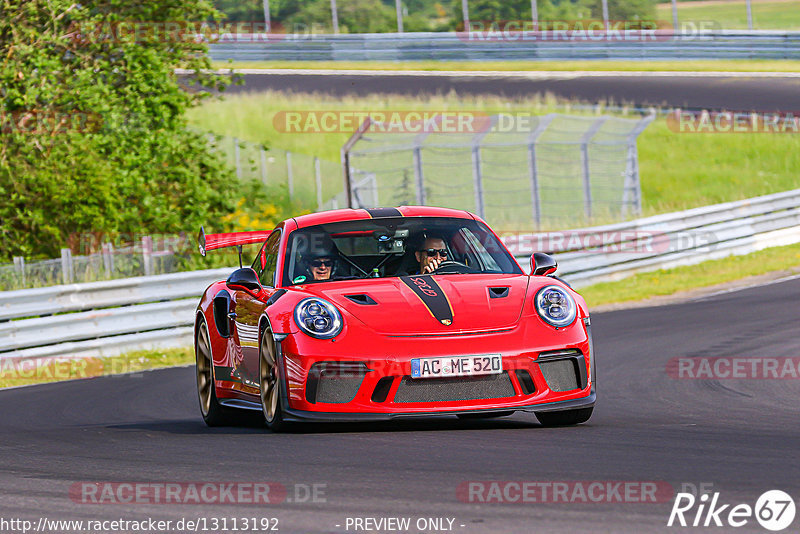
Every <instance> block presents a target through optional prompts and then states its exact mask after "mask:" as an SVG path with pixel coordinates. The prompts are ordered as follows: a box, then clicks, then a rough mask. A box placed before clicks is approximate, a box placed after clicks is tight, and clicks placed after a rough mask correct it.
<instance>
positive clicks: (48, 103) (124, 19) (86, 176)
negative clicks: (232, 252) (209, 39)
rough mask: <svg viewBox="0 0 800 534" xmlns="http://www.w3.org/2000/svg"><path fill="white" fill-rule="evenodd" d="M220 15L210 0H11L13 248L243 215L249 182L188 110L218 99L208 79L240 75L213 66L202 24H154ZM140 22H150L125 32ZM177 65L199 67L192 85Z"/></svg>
mask: <svg viewBox="0 0 800 534" xmlns="http://www.w3.org/2000/svg"><path fill="white" fill-rule="evenodd" d="M217 15H218V13H217V12H216V11H215V10H214V9H213V8H212V7H211V6H210V4H209V3H208V2H206V1H203V0H149V1H148V2H129V1H127V0H109V1H99V0H87V1H83V2H81V3H80V4H77V3H73V2H72V0H0V54H2V57H3V58H4V60H3V62H2V63H0V256H1V257H3V258H6V259H8V258H10V257H11V256H15V255H21V256H26V257H29V258H30V257H36V256H39V257H41V256H49V257H52V256H57V255H58V250H59V249H60V248H61V247H63V246H64V245H65V243H66V242H68V241H70V236H74V234H76V233H81V232H104V233H107V234H109V235H114V234H119V233H126V234H135V233H146V232H152V233H162V234H168V233H179V232H181V231H186V232H190V233H191V234H192V235H193V234H195V233H196V231H197V228H198V227H199V226H200V224H202V223H203V222H206V221H209V220H215V219H221V218H223V217H224V216H225V215H227V214H229V213H232V212H233V211H234V209H235V200H236V199H235V198H234V196H233V194H232V193H231V191H232V190H234V189H235V188H234V187H231V186H230V182H231V181H233V180H235V178H234V177H233V175H232V174H231V172H230V170H229V169H228V168H227V167H226V166H225V164H224V163H223V162H222V160H221V158H220V157H219V156H218V155H216V154H213V153H212V152H210V150H209V147H208V143H207V141H206V140H205V138H204V137H203V136H202V135H200V134H198V133H194V132H190V131H188V130H187V129H186V120H185V118H184V114H185V111H186V110H187V109H188V108H190V107H192V106H195V105H196V104H198V103H199V102H200V101H201V100H202V99H203V98H206V97H208V95H209V94H208V93H207V92H203V91H197V90H196V88H200V87H206V88H209V87H213V88H215V89H218V90H224V88H225V87H226V85H227V84H228V83H229V80H228V79H226V78H223V77H221V76H217V75H214V74H209V73H202V72H200V70H199V69H207V68H210V61H209V59H208V57H207V55H206V51H207V50H206V46H205V44H203V43H197V42H195V41H194V40H193V39H190V38H188V36H189V32H188V31H187V32H185V33H184V34H179V33H174V34H172V35H170V36H168V37H167V36H166V35H167V34H165V33H164V31H163V30H164V29H165V28H166V27H165V26H163V25H162V26H158V25H153V24H152V23H154V22H155V23H170V22H179V23H183V22H193V21H197V22H199V21H207V20H212V19H214V18H215V17H217ZM137 21H146V22H147V23H148V24H139V25H138V26H136V27H137V28H139V29H140V30H142V29H144V30H147V31H145V32H139V33H134V32H128V31H123V30H124V29H130V28H132V27H134V26H132V25H131V24H130V23H132V22H137ZM123 23H128V26H124V25H121V24H123ZM192 34H193V33H192ZM176 67H181V68H186V69H192V70H197V72H198V74H195V75H193V76H190V77H188V78H186V79H184V80H183V85H182V83H181V81H179V79H178V78H177V76H176V75H175V73H174V69H175V68H176ZM187 87H191V89H192V90H186V89H187Z"/></svg>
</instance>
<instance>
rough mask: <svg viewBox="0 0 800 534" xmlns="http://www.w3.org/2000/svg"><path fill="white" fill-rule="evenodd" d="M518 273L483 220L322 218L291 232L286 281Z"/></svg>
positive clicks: (292, 283) (290, 283) (285, 272)
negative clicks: (321, 221)
mask: <svg viewBox="0 0 800 534" xmlns="http://www.w3.org/2000/svg"><path fill="white" fill-rule="evenodd" d="M477 273H496V274H503V273H505V274H522V270H521V269H520V268H519V265H517V263H516V261H514V259H513V258H512V257H511V255H510V254H509V253H508V251H507V250H506V248H505V247H504V246H503V245H502V243H500V241H499V240H498V239H497V237H495V235H494V234H493V233H492V232H491V231H490V230H489V229H488V228H487V227H486V225H484V224H483V223H479V222H477V221H474V220H471V219H459V218H449V217H387V218H379V219H365V220H358V221H344V222H336V223H329V224H321V225H317V226H312V227H308V228H303V229H302V230H297V231H295V232H293V233H292V234H291V236H289V243H288V247H287V254H286V261H285V264H284V280H286V285H294V284H305V283H312V282H323V281H332V280H334V281H335V280H353V279H357V278H383V277H391V276H407V275H415V274H477Z"/></svg>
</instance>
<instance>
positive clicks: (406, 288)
mask: <svg viewBox="0 0 800 534" xmlns="http://www.w3.org/2000/svg"><path fill="white" fill-rule="evenodd" d="M528 281H529V277H528V276H525V275H515V274H508V275H505V274H499V275H498V274H448V275H434V276H431V275H428V276H407V277H401V278H378V279H368V280H358V281H352V282H350V281H343V282H336V283H324V284H309V285H308V286H306V291H307V292H308V293H312V294H315V295H317V296H319V297H322V298H324V299H326V300H328V301H330V302H332V303H333V304H335V305H336V306H337V307H338V308H339V309H343V310H346V311H347V312H348V313H349V314H350V315H353V316H355V317H356V318H357V319H358V320H360V321H361V322H363V323H364V324H366V325H367V326H369V327H370V328H372V329H374V330H375V331H376V332H378V333H381V334H388V335H420V334H433V335H442V334H447V333H463V332H480V331H487V330H498V329H503V328H510V327H513V326H514V325H516V324H517V322H518V321H519V318H520V315H521V313H522V307H523V305H524V304H525V293H526V290H527V286H528ZM373 302H374V304H373Z"/></svg>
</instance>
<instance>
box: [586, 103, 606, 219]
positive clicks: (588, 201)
mask: <svg viewBox="0 0 800 534" xmlns="http://www.w3.org/2000/svg"><path fill="white" fill-rule="evenodd" d="M607 119H608V117H601V118H599V119H597V120H596V121H594V122H593V123H592V125H591V126H589V129H588V130H586V133H584V134H583V136H582V137H581V167H582V169H583V212H584V215H585V216H586V220H587V221H591V220H592V179H591V174H590V172H589V142H590V141H591V140H592V137H594V135H595V134H596V133H597V131H598V130H599V129H600V127H601V126H603V123H604V122H606V120H607Z"/></svg>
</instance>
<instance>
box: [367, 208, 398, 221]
mask: <svg viewBox="0 0 800 534" xmlns="http://www.w3.org/2000/svg"><path fill="white" fill-rule="evenodd" d="M364 209H365V210H366V212H367V213H369V216H370V217H372V218H373V219H380V218H382V217H402V216H403V214H402V213H400V210H399V209H397V208H364Z"/></svg>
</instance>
